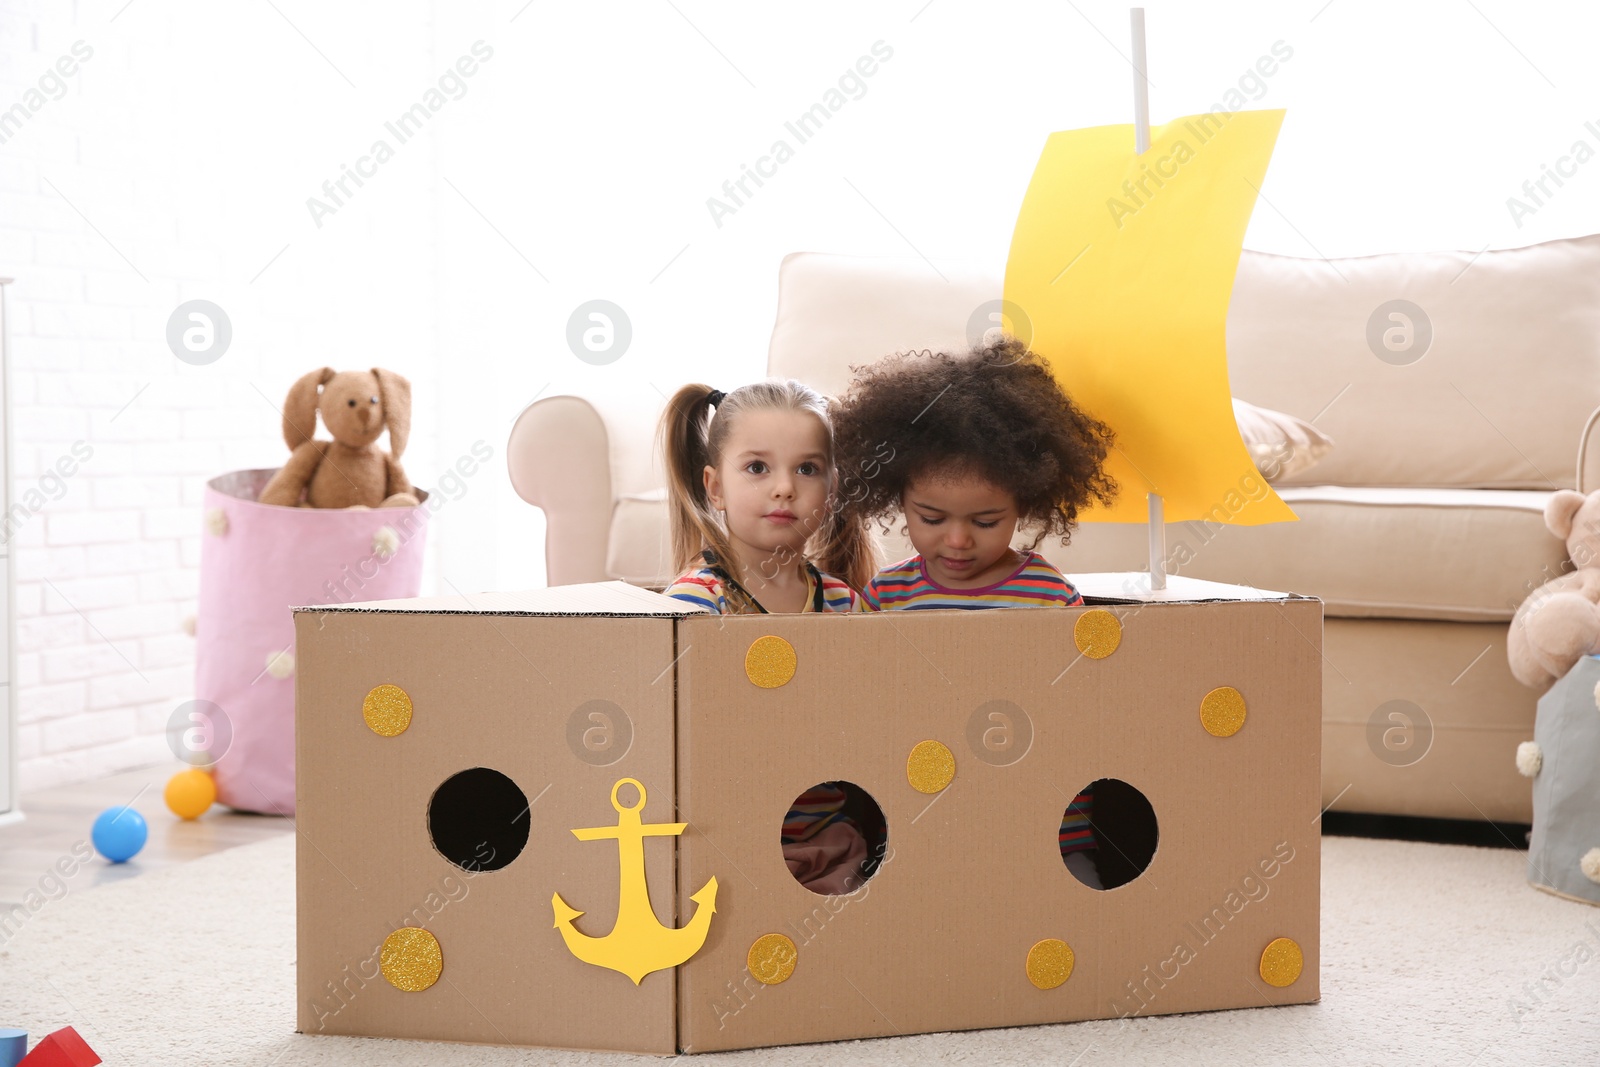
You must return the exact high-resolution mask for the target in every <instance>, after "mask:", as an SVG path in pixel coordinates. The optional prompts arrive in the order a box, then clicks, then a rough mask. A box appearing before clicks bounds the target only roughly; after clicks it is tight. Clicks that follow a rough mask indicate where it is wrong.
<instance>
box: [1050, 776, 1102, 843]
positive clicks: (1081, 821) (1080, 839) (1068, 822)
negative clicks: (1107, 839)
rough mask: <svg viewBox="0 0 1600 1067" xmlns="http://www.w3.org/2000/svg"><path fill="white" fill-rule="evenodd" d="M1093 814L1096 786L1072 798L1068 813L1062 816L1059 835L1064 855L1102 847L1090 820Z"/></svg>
mask: <svg viewBox="0 0 1600 1067" xmlns="http://www.w3.org/2000/svg"><path fill="white" fill-rule="evenodd" d="M1093 814H1094V787H1093V786H1090V787H1089V788H1088V789H1085V790H1084V791H1083V792H1081V793H1079V794H1078V795H1077V796H1075V797H1073V798H1072V803H1071V804H1068V805H1067V813H1066V814H1065V815H1063V816H1062V817H1061V829H1060V831H1059V833H1058V835H1057V836H1058V838H1059V841H1060V844H1061V854H1062V855H1063V856H1065V855H1066V854H1067V853H1069V852H1087V851H1089V850H1090V849H1093V848H1099V847H1100V844H1099V842H1097V841H1096V840H1095V838H1094V824H1093V823H1091V822H1090V821H1089V820H1090V817H1091V816H1092V815H1093Z"/></svg>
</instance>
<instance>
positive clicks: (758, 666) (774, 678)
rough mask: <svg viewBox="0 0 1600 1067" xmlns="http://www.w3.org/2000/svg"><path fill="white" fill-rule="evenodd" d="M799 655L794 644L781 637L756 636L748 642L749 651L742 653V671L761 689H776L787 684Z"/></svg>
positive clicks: (792, 675) (792, 674)
mask: <svg viewBox="0 0 1600 1067" xmlns="http://www.w3.org/2000/svg"><path fill="white" fill-rule="evenodd" d="M798 662H799V657H797V656H796V655H795V654H794V646H793V645H791V644H790V643H789V642H787V641H785V640H784V639H783V638H781V637H772V636H767V637H758V638H756V639H755V640H754V641H752V642H750V651H748V652H746V653H745V654H744V673H745V674H747V675H749V676H750V680H751V681H752V682H754V683H755V684H757V685H759V686H760V687H761V688H763V689H776V688H778V686H780V685H787V684H788V682H789V679H791V678H793V677H794V668H795V665H796V664H797V663H798Z"/></svg>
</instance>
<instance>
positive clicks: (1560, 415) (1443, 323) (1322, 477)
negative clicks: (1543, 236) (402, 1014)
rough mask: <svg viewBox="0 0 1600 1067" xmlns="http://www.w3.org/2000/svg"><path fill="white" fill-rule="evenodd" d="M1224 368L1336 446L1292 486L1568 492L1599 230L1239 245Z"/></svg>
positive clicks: (1591, 344)
mask: <svg viewBox="0 0 1600 1067" xmlns="http://www.w3.org/2000/svg"><path fill="white" fill-rule="evenodd" d="M1398 301H1404V302H1406V303H1407V304H1409V305H1411V307H1409V308H1408V307H1405V306H1400V305H1398V304H1397V303H1396V302H1398ZM1391 316H1398V317H1391ZM1385 334H1387V335H1388V339H1389V341H1388V344H1392V345H1393V346H1395V347H1394V349H1393V350H1391V349H1390V348H1389V347H1388V345H1386V343H1385ZM1407 346H1409V347H1407ZM1228 368H1229V374H1230V381H1231V383H1232V386H1233V391H1234V392H1235V393H1237V394H1238V395H1239V396H1242V397H1244V398H1245V399H1247V400H1249V401H1250V402H1251V403H1255V404H1265V405H1267V406H1268V407H1272V408H1277V409H1279V410H1281V411H1286V412H1289V413H1290V414H1293V415H1299V416H1301V417H1302V418H1306V419H1314V420H1315V421H1316V424H1317V426H1318V427H1319V428H1320V429H1322V430H1324V431H1325V432H1327V433H1328V434H1330V435H1331V436H1332V437H1333V438H1334V439H1335V440H1337V441H1338V442H1339V447H1338V448H1336V449H1334V450H1333V451H1332V452H1331V453H1329V454H1328V456H1327V457H1326V458H1324V459H1323V460H1322V461H1321V462H1320V463H1318V464H1317V466H1316V467H1315V468H1314V469H1312V470H1311V471H1309V472H1307V473H1305V474H1303V475H1301V476H1299V477H1298V478H1297V479H1295V478H1292V479H1289V480H1288V481H1289V483H1290V484H1295V483H1298V484H1302V485H1305V484H1318V485H1324V484H1329V485H1384V486H1435V487H1461V488H1478V489H1530V490H1543V491H1547V492H1548V491H1551V490H1554V489H1557V488H1566V489H1571V488H1573V483H1574V480H1575V477H1574V462H1573V461H1574V458H1575V457H1576V455H1577V448H1578V438H1579V434H1580V432H1581V431H1582V429H1583V425H1584V422H1585V421H1586V420H1587V418H1588V416H1589V413H1590V412H1591V411H1592V410H1593V409H1594V406H1595V401H1596V398H1597V397H1600V235H1597V236H1592V237H1580V238H1574V239H1570V240H1563V241H1549V242H1546V243H1544V244H1538V245H1530V246H1528V247H1526V248H1510V249H1504V250H1498V251H1492V252H1483V253H1481V254H1475V253H1472V252H1427V253H1393V254H1388V255H1381V256H1364V257H1360V258H1352V259H1335V260H1329V261H1324V260H1312V259H1295V258H1292V257H1289V256H1273V255H1266V254H1263V253H1259V252H1247V253H1245V254H1244V255H1243V256H1242V257H1241V258H1240V261H1239V274H1238V277H1237V280H1236V281H1235V283H1234V290H1233V302H1232V305H1231V307H1230V309H1229V313H1228Z"/></svg>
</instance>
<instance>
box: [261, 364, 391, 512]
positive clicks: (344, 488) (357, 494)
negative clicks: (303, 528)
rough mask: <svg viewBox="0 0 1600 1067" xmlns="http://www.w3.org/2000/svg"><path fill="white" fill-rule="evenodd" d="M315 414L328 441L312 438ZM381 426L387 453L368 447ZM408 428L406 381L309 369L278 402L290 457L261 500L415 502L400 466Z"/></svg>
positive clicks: (323, 504)
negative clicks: (386, 437) (319, 415)
mask: <svg viewBox="0 0 1600 1067" xmlns="http://www.w3.org/2000/svg"><path fill="white" fill-rule="evenodd" d="M319 391H320V395H319ZM318 412H321V413H322V422H323V425H325V426H327V428H328V432H329V433H331V434H333V440H332V441H322V440H318V439H316V438H315V437H313V436H312V435H313V434H315V433H316V430H317V413H318ZM385 426H387V427H388V428H389V452H387V453H385V452H382V451H380V450H379V449H377V448H375V447H374V444H373V443H374V442H375V441H377V439H378V436H379V435H380V434H382V433H383V429H384V427H385ZM410 431H411V383H410V382H409V381H407V380H406V379H404V378H402V377H400V375H398V374H396V373H394V371H389V370H384V369H383V368H382V367H374V368H373V369H372V370H370V371H364V370H351V371H339V372H338V373H335V372H334V371H333V370H332V369H331V368H329V367H323V368H322V369H321V370H314V371H312V372H311V373H310V374H307V375H305V376H304V377H302V378H301V379H300V380H299V381H297V382H295V383H294V385H293V386H291V387H290V388H289V396H288V398H287V399H285V400H284V402H283V439H284V440H285V441H286V442H288V445H289V449H290V456H289V462H287V463H285V464H284V465H283V468H282V469H281V470H279V471H278V473H276V474H274V475H273V476H272V480H271V481H269V482H267V485H266V488H264V489H262V490H261V496H260V497H259V500H260V502H261V503H263V504H283V505H286V506H289V507H295V506H297V505H298V506H301V507H311V508H351V507H415V506H416V504H417V502H418V501H417V497H416V495H415V494H414V493H412V491H411V482H410V481H408V480H407V479H406V472H405V470H404V469H403V468H401V466H400V453H402V452H404V451H405V447H406V437H407V435H408V434H409V433H410Z"/></svg>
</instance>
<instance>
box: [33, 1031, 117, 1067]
mask: <svg viewBox="0 0 1600 1067" xmlns="http://www.w3.org/2000/svg"><path fill="white" fill-rule="evenodd" d="M99 1062H100V1057H99V1056H98V1055H96V1054H95V1051H94V1049H92V1048H90V1047H89V1044H88V1042H86V1041H84V1039H83V1038H81V1037H79V1036H78V1031H76V1030H74V1029H73V1028H72V1027H70V1026H63V1027H62V1028H61V1029H59V1030H57V1031H56V1032H55V1033H53V1034H51V1035H49V1036H48V1037H46V1038H44V1039H42V1040H41V1041H40V1042H39V1043H38V1044H37V1045H35V1046H33V1051H32V1052H30V1053H28V1054H27V1055H26V1056H24V1057H22V1062H21V1063H19V1064H17V1067H94V1065H95V1064H97V1063H99Z"/></svg>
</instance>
